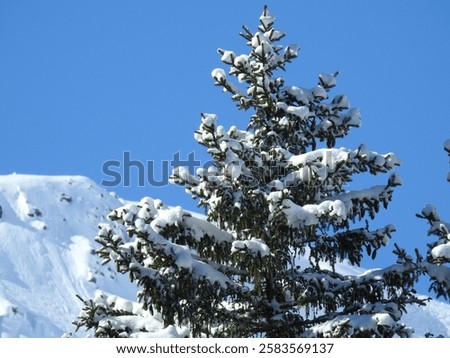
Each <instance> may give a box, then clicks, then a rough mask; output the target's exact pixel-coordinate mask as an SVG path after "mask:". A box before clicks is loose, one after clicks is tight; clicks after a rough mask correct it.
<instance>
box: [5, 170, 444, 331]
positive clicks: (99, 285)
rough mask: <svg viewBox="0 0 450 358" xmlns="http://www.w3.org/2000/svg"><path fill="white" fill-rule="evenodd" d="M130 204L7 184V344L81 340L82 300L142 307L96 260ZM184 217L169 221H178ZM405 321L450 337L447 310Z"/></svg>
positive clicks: (75, 180) (24, 182)
mask: <svg viewBox="0 0 450 358" xmlns="http://www.w3.org/2000/svg"><path fill="white" fill-rule="evenodd" d="M124 204H125V202H124V201H123V200H121V199H119V198H117V197H115V196H113V195H111V194H109V193H107V192H106V191H105V190H104V189H102V188H100V187H99V186H98V185H96V184H95V183H94V182H92V181H91V180H90V179H88V178H85V177H80V176H55V177H52V176H31V175H8V176H0V257H1V260H0V337H61V336H62V335H64V334H66V333H71V332H74V326H73V324H72V321H73V320H74V319H75V318H76V317H77V316H78V314H79V313H80V309H81V307H82V303H81V301H79V300H78V298H77V297H76V295H80V296H82V297H83V298H88V297H96V299H97V300H101V299H103V298H102V296H101V292H102V291H103V292H105V293H107V294H111V295H120V296H121V297H124V298H125V299H129V300H130V301H135V298H136V288H135V286H134V285H132V284H130V283H129V281H128V277H126V276H122V275H117V274H116V271H115V270H114V269H111V268H110V267H109V266H108V265H105V266H102V265H101V263H100V258H99V257H98V256H97V255H95V254H94V252H93V251H94V250H95V249H97V248H98V244H97V243H96V242H95V241H94V238H95V236H96V235H97V233H98V224H99V223H103V222H107V221H108V220H107V219H106V216H107V215H108V214H109V213H110V212H111V211H113V210H115V209H117V208H118V207H121V206H123V205H124ZM178 211H180V209H177V208H174V209H171V210H168V211H167V214H171V215H174V217H173V218H172V219H173V220H178V217H177V216H176V215H175V214H176V213H177V212H178ZM185 219H186V217H185ZM187 219H188V220H191V221H192V222H193V224H195V223H196V222H197V221H198V225H196V228H197V230H198V233H197V234H198V236H201V235H202V233H203V232H204V231H205V230H209V229H210V228H209V227H206V226H202V225H206V224H205V223H204V222H203V220H201V217H200V216H197V215H195V216H194V215H193V216H192V217H187ZM202 223H203V224H202ZM108 224H109V225H113V223H111V222H109V221H108ZM224 239H226V240H230V238H224ZM240 244H241V245H246V246H249V247H252V248H253V249H254V250H255V251H259V252H264V249H265V247H264V245H263V243H261V242H258V241H256V240H253V241H252V240H249V241H248V242H244V243H240ZM239 248H240V247H236V249H239ZM339 270H340V271H341V272H343V273H345V272H348V273H349V274H350V273H351V274H354V273H355V268H354V267H351V266H346V265H345V264H339ZM105 297H106V296H105ZM108 297H110V296H108ZM105 299H106V298H105ZM120 304H127V305H130V304H133V303H132V302H128V301H124V302H122V303H120ZM136 307H137V308H136V309H140V308H139V305H136ZM142 320H143V321H145V322H143V325H145V327H146V329H147V330H148V333H147V334H146V336H148V337H170V336H177V335H178V334H179V332H178V333H177V332H175V331H171V330H167V329H166V330H164V329H162V324H161V322H160V320H159V319H158V317H151V316H150V315H149V314H148V312H142ZM404 321H405V323H407V324H408V325H411V326H413V327H414V328H415V330H416V334H415V335H416V336H424V335H425V334H426V333H428V332H431V333H433V334H434V335H435V336H439V335H442V336H445V337H450V305H448V304H446V303H442V302H437V301H433V302H431V303H430V304H429V305H428V306H426V307H420V308H415V307H413V308H411V309H410V313H409V314H407V315H406V317H405V318H404ZM85 335H86V333H85V332H82V331H79V332H76V333H75V336H85Z"/></svg>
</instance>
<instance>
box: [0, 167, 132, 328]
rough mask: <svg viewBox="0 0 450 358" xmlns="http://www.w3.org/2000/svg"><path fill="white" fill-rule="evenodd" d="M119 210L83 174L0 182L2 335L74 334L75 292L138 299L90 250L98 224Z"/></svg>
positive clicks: (116, 202)
mask: <svg viewBox="0 0 450 358" xmlns="http://www.w3.org/2000/svg"><path fill="white" fill-rule="evenodd" d="M120 205H123V203H122V202H120V201H119V200H118V199H117V198H115V197H113V196H112V195H110V194H108V193H107V192H106V191H104V190H103V189H102V188H100V187H99V186H97V185H96V184H95V183H94V182H92V181H91V180H89V179H87V178H84V177H77V176H73V177H66V176H62V177H59V176H58V177H44V176H27V175H9V176H2V177H0V207H1V210H0V211H1V218H0V337H22V336H26V337H60V336H62V335H63V334H64V333H66V332H70V331H73V330H74V326H73V325H72V323H71V321H72V320H74V319H75V318H76V317H77V315H78V313H79V312H80V308H81V305H82V303H81V301H80V300H79V299H78V298H77V297H76V295H80V296H82V297H86V298H89V297H93V295H94V293H95V291H96V289H102V290H105V291H107V292H111V293H116V294H120V295H122V296H125V297H126V296H129V297H130V298H133V297H134V296H135V295H134V292H135V288H133V286H131V285H130V284H129V282H128V279H127V278H126V277H122V275H116V273H115V271H114V270H113V269H111V268H110V267H104V266H101V265H100V263H99V260H98V258H97V257H96V255H95V254H94V252H93V250H94V248H95V247H96V243H95V241H94V237H95V235H96V233H97V225H98V224H99V223H100V222H104V221H106V219H105V217H106V214H107V213H108V212H109V211H110V210H112V209H114V208H115V207H117V206H120Z"/></svg>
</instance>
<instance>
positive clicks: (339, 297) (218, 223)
mask: <svg viewBox="0 0 450 358" xmlns="http://www.w3.org/2000/svg"><path fill="white" fill-rule="evenodd" d="M274 25H275V19H274V17H273V16H272V15H271V14H270V13H269V11H268V9H267V8H264V10H263V13H262V15H261V17H260V18H259V26H258V27H257V29H256V31H252V30H250V29H249V28H248V27H246V26H244V27H243V32H242V33H241V36H242V38H243V39H244V41H245V42H246V45H247V47H248V53H246V54H236V53H235V52H233V51H230V50H224V49H219V50H218V52H219V54H220V57H221V61H222V62H223V64H224V65H225V66H226V67H227V69H226V70H225V69H222V68H218V69H215V70H213V71H212V77H213V79H214V81H215V85H216V86H218V87H220V88H222V89H223V90H224V91H225V92H226V93H229V94H230V96H231V99H232V101H233V102H234V103H235V104H236V106H237V107H238V109H239V110H242V111H246V113H248V114H249V122H248V124H247V127H246V129H239V128H238V126H232V127H231V128H229V129H225V128H224V127H223V126H222V125H220V124H219V120H218V118H217V116H216V115H215V114H209V113H203V114H202V115H201V124H200V127H199V129H198V130H197V131H196V132H195V139H196V140H197V142H198V143H200V144H201V145H202V146H204V147H205V148H206V150H207V152H208V153H209V155H210V156H211V158H212V161H213V164H212V165H211V166H210V167H208V168H200V169H199V170H198V171H197V173H196V174H192V173H189V172H188V170H187V169H185V168H177V169H175V170H174V172H173V175H172V182H173V183H176V184H179V185H182V186H184V187H185V188H186V191H187V192H188V193H190V194H191V195H192V197H193V198H195V199H196V200H198V205H199V207H202V208H203V209H204V212H205V216H204V217H199V216H198V215H193V214H192V213H190V212H188V211H185V210H183V209H182V208H181V207H175V208H173V207H172V208H171V207H167V206H165V205H164V204H163V203H162V202H161V201H160V200H154V199H151V198H143V199H142V200H141V201H140V202H139V203H138V204H127V205H125V206H123V207H121V208H118V209H116V210H114V211H113V212H112V213H111V214H110V215H109V218H110V219H111V220H112V221H113V222H114V223H115V224H116V225H119V226H121V227H123V228H124V229H125V231H126V233H127V234H126V235H124V234H121V231H120V230H116V229H113V225H101V226H100V230H99V234H98V236H97V238H96V240H97V241H98V243H99V244H100V245H101V248H100V249H99V250H98V254H99V255H100V256H101V257H102V258H103V260H104V262H108V261H111V260H112V261H113V262H114V263H115V264H116V267H117V271H118V272H121V273H123V274H128V275H129V276H130V279H131V280H132V281H135V282H136V284H137V285H138V287H139V288H140V291H139V294H138V297H137V298H138V303H137V302H134V303H133V302H128V301H124V300H122V301H120V300H119V298H117V297H115V296H108V295H106V294H105V293H99V295H98V296H96V297H95V298H93V299H85V300H84V302H85V307H84V309H83V311H82V313H81V314H80V317H79V318H78V321H77V325H78V327H85V328H86V329H91V330H92V331H93V334H94V336H97V337H129V336H136V335H139V334H140V332H146V331H149V330H150V329H151V327H148V325H147V323H146V322H147V320H146V317H148V316H149V315H158V316H159V317H161V320H162V321H163V322H164V326H165V327H166V328H170V327H177V326H183V327H186V329H187V333H186V334H187V335H188V336H192V337H394V336H400V337H408V336H410V335H411V330H410V329H409V328H407V327H405V326H404V325H403V324H402V323H401V317H402V314H403V313H404V312H405V311H406V308H407V305H409V304H414V303H416V304H423V303H424V302H423V300H422V299H419V298H418V297H417V296H416V295H415V294H414V290H413V289H412V287H413V285H414V283H415V281H416V280H417V278H418V276H419V275H420V274H421V272H422V271H421V268H420V265H419V263H418V261H417V260H416V261H414V260H413V259H412V258H411V257H410V256H408V255H407V254H406V253H405V251H404V250H402V249H401V248H399V247H397V246H396V249H395V253H396V254H397V256H398V260H397V262H396V263H395V264H393V265H391V266H389V267H386V268H382V269H376V270H369V271H366V272H364V273H362V274H359V275H348V274H342V273H340V272H339V263H340V262H342V261H345V262H347V263H348V264H350V265H355V266H359V265H360V264H361V261H362V259H363V257H364V256H366V255H367V256H369V257H372V258H375V256H376V254H377V252H378V250H379V249H381V248H382V247H384V246H386V245H387V244H388V242H389V239H390V238H391V235H392V233H393V232H394V231H395V228H394V226H392V225H386V226H385V227H381V228H375V229H373V228H370V221H371V220H372V219H373V218H374V217H375V216H376V214H377V213H378V211H379V209H380V207H384V208H386V207H387V206H388V204H389V202H390V201H391V199H392V195H393V190H394V188H395V187H396V186H398V185H400V184H401V178H400V177H399V176H398V175H397V174H395V173H393V170H394V169H395V168H396V167H397V166H398V165H399V164H400V160H399V159H398V158H397V156H396V155H395V154H393V153H387V154H379V153H377V152H374V151H371V150H369V149H368V147H367V146H366V145H364V144H361V145H360V146H359V147H358V148H356V149H347V148H343V147H336V143H337V141H338V140H339V139H340V138H343V137H345V136H346V135H347V134H348V132H349V130H350V129H352V128H354V127H358V126H360V122H361V115H360V112H359V110H358V109H357V108H354V107H351V106H350V104H349V101H348V99H347V97H346V96H344V95H341V94H337V95H332V92H333V91H334V87H335V86H336V79H337V76H338V73H333V74H321V75H319V76H318V82H317V84H316V85H315V86H313V87H312V88H304V87H299V86H293V85H290V84H288V83H287V82H286V81H285V79H284V78H283V77H282V76H281V74H282V73H283V71H285V70H286V67H287V65H288V64H289V63H290V62H291V61H293V60H294V59H295V58H296V57H297V55H298V52H299V47H298V46H294V45H289V46H284V45H282V44H281V40H282V39H283V38H284V37H285V34H284V33H283V32H282V31H280V30H277V29H276V28H275V27H274ZM364 172H367V173H370V174H373V175H377V174H384V173H387V174H388V176H386V178H385V182H384V183H382V184H381V185H378V186H374V187H371V188H367V189H364V190H349V188H351V185H350V184H351V182H352V180H353V179H354V178H355V177H356V176H357V175H358V174H360V173H364ZM118 301H120V302H121V303H120V304H119V303H118Z"/></svg>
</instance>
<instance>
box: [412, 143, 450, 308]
mask: <svg viewBox="0 0 450 358" xmlns="http://www.w3.org/2000/svg"><path fill="white" fill-rule="evenodd" d="M444 149H445V151H446V152H447V154H448V155H449V156H450V139H449V140H447V141H446V142H445V143H444ZM447 180H448V181H449V182H450V172H449V173H448V175H447ZM417 216H418V217H419V218H422V219H425V220H427V221H428V224H429V226H430V228H429V230H428V235H429V236H435V237H437V239H436V240H435V241H432V242H430V243H428V251H427V255H426V258H425V259H424V258H423V257H420V263H421V266H422V270H423V273H424V274H427V275H428V276H429V278H430V281H431V286H430V291H433V292H434V293H435V294H436V296H437V297H438V298H439V297H443V298H445V299H447V300H448V299H450V267H449V266H448V264H449V263H450V223H448V222H446V221H444V220H443V219H441V216H440V215H439V212H438V210H437V209H436V207H435V206H434V205H431V204H429V205H426V206H425V207H424V208H423V209H422V212H421V213H420V214H417Z"/></svg>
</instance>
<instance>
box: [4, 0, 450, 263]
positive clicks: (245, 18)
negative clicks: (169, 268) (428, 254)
mask: <svg viewBox="0 0 450 358" xmlns="http://www.w3.org/2000/svg"><path fill="white" fill-rule="evenodd" d="M265 3H267V4H268V5H269V9H270V11H271V12H272V13H273V14H274V15H275V16H276V18H277V27H278V28H279V29H281V30H284V31H285V32H286V33H287V37H286V38H285V40H284V42H285V43H297V44H299V45H300V46H301V51H300V56H299V58H298V59H297V60H296V61H295V62H294V63H293V64H291V65H290V66H289V67H288V71H287V72H286V73H285V75H284V76H285V79H286V81H287V82H288V83H289V84H291V85H298V86H303V87H312V86H313V85H315V84H316V82H317V75H318V74H320V73H331V72H334V71H336V70H339V71H340V72H341V75H340V76H339V77H338V86H337V88H336V90H335V92H334V93H335V94H338V93H344V94H346V95H347V96H348V98H349V100H350V103H351V104H352V106H356V107H359V108H360V110H361V112H362V115H363V118H362V119H363V125H362V127H361V128H360V129H354V130H353V131H351V132H350V135H349V136H348V137H347V138H346V139H345V140H342V141H340V142H338V144H337V145H338V146H347V147H349V148H353V149H354V148H356V147H357V146H358V145H359V144H361V143H365V144H367V145H368V146H369V148H370V149H372V150H375V151H378V152H381V153H385V152H390V151H392V152H395V153H396V154H397V155H398V156H399V157H400V158H401V159H402V161H403V165H402V166H401V167H400V168H399V169H398V173H400V175H401V176H402V177H403V179H404V185H403V186H402V187H400V188H398V190H397V192H396V193H395V196H394V201H393V202H392V205H391V206H390V208H389V209H388V210H387V211H385V212H383V213H382V214H381V215H380V216H379V218H378V219H377V224H379V225H385V224H388V223H392V224H394V225H395V226H397V228H398V231H397V233H396V235H395V236H394V238H393V241H395V242H398V243H399V244H400V245H401V246H404V247H407V248H413V247H416V246H419V247H422V248H424V247H425V242H426V230H427V225H425V222H423V221H421V220H418V219H416V218H415V213H417V212H419V211H420V210H421V208H422V207H423V205H425V204H427V203H434V204H436V205H437V207H438V209H440V211H441V213H442V215H443V216H444V217H446V218H447V219H448V220H450V208H449V206H448V202H449V200H448V199H449V195H450V184H447V183H446V176H447V172H448V171H449V170H450V166H449V165H448V159H447V156H446V155H445V153H444V151H443V150H442V144H443V142H444V140H445V139H447V138H450V69H449V64H450V41H449V37H450V21H449V18H450V2H449V1H447V0H440V1H438V0H430V1H416V0H400V1H398V0H396V1H391V0H381V1H380V0H379V1H366V0H351V1H350V0H348V1H336V0H327V1H316V0H315V1H312V0H309V1H264V2H262V1H237V0H228V1H222V2H218V1H209V2H208V1H203V0H202V1H159V2H156V1H143V0H133V1H116V0H108V1H106V0H97V1H88V0H78V1H60V0H53V1H49V0H40V1H22V0H14V1H13V0H9V1H8V0H0V123H1V132H0V174H9V173H12V172H17V173H29V174H52V175H58V174H79V175H85V176H88V177H90V178H92V179H93V180H94V181H96V182H98V183H101V181H102V180H105V179H110V177H107V176H106V175H105V174H104V173H102V165H103V163H104V162H105V161H107V160H119V161H121V160H122V158H123V152H124V151H129V152H130V153H131V159H135V160H141V161H144V162H145V161H147V160H153V161H154V165H155V170H156V173H157V175H156V176H157V177H158V173H159V174H161V173H160V172H161V170H162V169H161V167H162V164H161V162H162V161H163V160H171V159H172V158H173V155H174V153H176V152H179V153H180V158H181V159H186V158H187V156H188V154H189V153H191V152H192V151H195V156H196V158H199V159H201V160H206V159H207V158H208V157H207V156H206V155H205V152H204V150H203V148H202V147H200V146H199V145H198V144H197V143H196V142H195V140H194V139H193V132H194V130H195V129H197V128H198V126H199V123H200V113H201V112H210V113H216V114H218V116H219V119H220V121H221V122H222V123H223V124H224V125H225V126H229V125H231V124H236V125H237V126H238V127H241V128H244V127H245V125H246V121H247V118H248V113H239V112H237V110H236V108H235V107H234V104H232V103H231V101H230V100H229V98H228V95H226V94H223V93H222V92H221V91H220V90H219V89H218V88H216V87H214V86H213V80H212V79H211V77H210V72H211V70H212V69H213V68H215V67H220V66H221V63H220V60H219V59H220V56H219V55H218V54H217V52H216V49H217V48H218V47H221V48H224V49H229V50H235V51H236V52H238V53H241V51H244V50H245V46H244V40H243V39H242V38H241V37H240V36H238V33H239V31H240V30H241V26H242V25H243V24H246V25H248V26H249V27H250V28H251V29H255V28H256V26H257V24H258V18H259V16H260V13H261V11H262V8H263V5H264V4H265ZM159 177H160V175H159ZM385 181H386V178H385V177H382V176H380V177H375V178H369V177H368V176H361V177H358V178H355V182H354V183H352V185H351V186H350V187H349V189H352V188H361V187H364V186H365V185H376V184H381V183H384V182H385ZM130 184H131V185H130V186H129V187H124V186H123V185H119V186H117V187H114V188H108V190H110V191H115V192H116V193H118V194H119V195H120V196H122V197H124V198H126V199H131V200H136V199H139V198H140V197H142V196H145V195H149V196H153V197H156V198H160V199H162V200H163V201H165V202H166V203H168V204H171V205H182V206H184V207H186V208H188V209H193V208H195V202H194V201H193V200H192V199H191V198H190V197H189V196H188V195H187V194H185V193H184V190H183V189H182V188H179V187H175V186H165V187H152V186H149V185H148V186H146V187H143V188H141V187H139V186H138V182H137V176H134V177H133V176H132V177H131V183H130ZM391 251H392V244H391V245H390V247H389V248H386V249H385V250H384V253H385V255H383V257H381V258H380V259H379V260H378V261H377V264H378V265H383V264H385V263H387V262H391V261H392V256H390V255H389V253H390V252H391Z"/></svg>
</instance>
